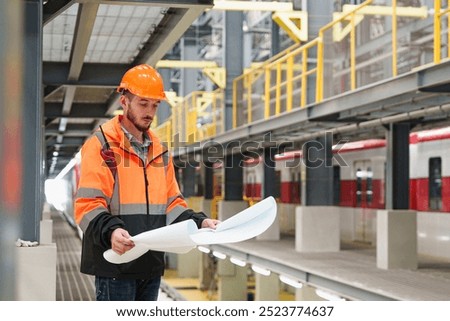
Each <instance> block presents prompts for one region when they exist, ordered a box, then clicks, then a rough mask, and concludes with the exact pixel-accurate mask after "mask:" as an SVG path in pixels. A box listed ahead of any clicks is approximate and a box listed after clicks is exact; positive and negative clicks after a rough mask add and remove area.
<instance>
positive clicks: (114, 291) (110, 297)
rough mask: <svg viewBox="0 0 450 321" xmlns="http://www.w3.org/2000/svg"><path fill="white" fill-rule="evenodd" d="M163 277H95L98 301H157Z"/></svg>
mask: <svg viewBox="0 0 450 321" xmlns="http://www.w3.org/2000/svg"><path fill="white" fill-rule="evenodd" d="M160 283H161V277H157V278H154V279H150V280H133V279H116V278H104V277H98V276H96V277H95V291H96V297H97V301H157V300H158V291H159V285H160Z"/></svg>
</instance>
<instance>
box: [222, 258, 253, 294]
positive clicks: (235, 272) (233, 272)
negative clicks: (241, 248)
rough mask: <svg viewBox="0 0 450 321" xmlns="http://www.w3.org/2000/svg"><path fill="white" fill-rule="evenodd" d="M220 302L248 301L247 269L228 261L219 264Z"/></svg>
mask: <svg viewBox="0 0 450 321" xmlns="http://www.w3.org/2000/svg"><path fill="white" fill-rule="evenodd" d="M217 266H218V267H217V269H218V271H217V273H218V275H219V283H218V292H219V301H247V268H246V267H240V266H237V265H235V264H233V263H231V262H230V261H229V260H228V259H225V260H220V259H219V261H218V262H217Z"/></svg>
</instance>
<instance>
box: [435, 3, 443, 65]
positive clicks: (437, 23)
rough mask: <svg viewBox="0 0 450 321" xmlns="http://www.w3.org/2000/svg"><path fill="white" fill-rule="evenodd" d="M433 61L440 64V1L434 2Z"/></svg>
mask: <svg viewBox="0 0 450 321" xmlns="http://www.w3.org/2000/svg"><path fill="white" fill-rule="evenodd" d="M433 58H434V59H433V61H434V63H435V64H437V63H439V62H441V0H434V50H433Z"/></svg>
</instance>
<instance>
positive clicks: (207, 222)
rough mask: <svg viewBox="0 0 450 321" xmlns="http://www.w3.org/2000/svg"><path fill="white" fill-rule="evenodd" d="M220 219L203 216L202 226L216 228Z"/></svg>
mask: <svg viewBox="0 0 450 321" xmlns="http://www.w3.org/2000/svg"><path fill="white" fill-rule="evenodd" d="M219 223H220V221H219V220H214V219H211V218H205V219H204V220H203V222H202V228H212V229H216V227H217V224H219Z"/></svg>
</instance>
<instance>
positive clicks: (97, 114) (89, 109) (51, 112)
mask: <svg viewBox="0 0 450 321" xmlns="http://www.w3.org/2000/svg"><path fill="white" fill-rule="evenodd" d="M107 107H108V106H107V105H106V104H105V103H74V104H73V105H72V109H71V111H70V113H69V114H63V111H62V110H63V104H62V103H48V102H47V103H45V108H44V117H45V118H60V117H67V118H109V117H106V116H105V112H106V108H107Z"/></svg>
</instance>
